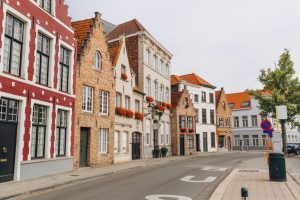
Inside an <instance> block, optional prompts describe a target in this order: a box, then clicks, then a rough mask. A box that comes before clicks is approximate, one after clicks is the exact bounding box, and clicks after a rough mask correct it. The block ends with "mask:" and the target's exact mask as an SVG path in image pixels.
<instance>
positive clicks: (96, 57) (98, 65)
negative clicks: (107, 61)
mask: <svg viewBox="0 0 300 200" xmlns="http://www.w3.org/2000/svg"><path fill="white" fill-rule="evenodd" d="M101 65H102V58H101V54H100V52H99V51H96V52H95V55H94V68H95V69H97V70H101V67H102V66H101Z"/></svg>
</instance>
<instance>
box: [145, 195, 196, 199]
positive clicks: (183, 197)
mask: <svg viewBox="0 0 300 200" xmlns="http://www.w3.org/2000/svg"><path fill="white" fill-rule="evenodd" d="M145 198H146V199H147V200H164V199H161V198H172V199H175V200H192V199H191V198H190V197H185V196H178V195H168V194H155V195H150V196H146V197H145Z"/></svg>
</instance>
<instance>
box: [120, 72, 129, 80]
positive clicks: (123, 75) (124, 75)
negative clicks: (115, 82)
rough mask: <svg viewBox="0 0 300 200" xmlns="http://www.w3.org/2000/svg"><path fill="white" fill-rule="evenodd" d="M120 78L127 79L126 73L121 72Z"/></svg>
mask: <svg viewBox="0 0 300 200" xmlns="http://www.w3.org/2000/svg"><path fill="white" fill-rule="evenodd" d="M121 79H122V80H123V81H127V79H128V76H127V74H124V73H122V74H121Z"/></svg>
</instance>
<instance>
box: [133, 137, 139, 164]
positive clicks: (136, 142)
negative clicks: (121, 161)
mask: <svg viewBox="0 0 300 200" xmlns="http://www.w3.org/2000/svg"><path fill="white" fill-rule="evenodd" d="M140 158H141V134H139V133H132V160H138V159H140Z"/></svg>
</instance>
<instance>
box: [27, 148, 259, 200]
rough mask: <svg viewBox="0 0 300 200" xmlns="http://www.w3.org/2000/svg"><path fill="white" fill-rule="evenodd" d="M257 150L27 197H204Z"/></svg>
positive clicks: (83, 199) (139, 171)
mask: <svg viewBox="0 0 300 200" xmlns="http://www.w3.org/2000/svg"><path fill="white" fill-rule="evenodd" d="M260 156H264V154H261V153H230V154H223V155H212V156H210V157H196V158H192V159H187V160H179V161H173V162H170V163H167V164H163V165H158V166H151V167H143V168H137V169H132V170H128V171H125V172H121V173H116V174H111V175H107V176H103V177H100V178H97V179H93V180H88V181H84V182H80V183H77V184H71V185H67V186H64V187H61V188H58V189H55V190H53V191H49V192H47V193H41V194H38V195H37V196H33V197H30V198H27V199H30V200H145V199H146V200H192V199H193V200H202V199H203V200H205V199H209V197H210V196H211V194H212V193H213V191H214V190H215V189H216V187H217V186H218V184H219V183H220V182H221V181H222V180H223V179H224V178H225V177H226V175H228V173H229V172H230V171H231V170H232V169H233V168H235V167H237V166H238V164H239V163H241V162H242V161H243V160H246V159H251V158H256V157H260Z"/></svg>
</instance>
